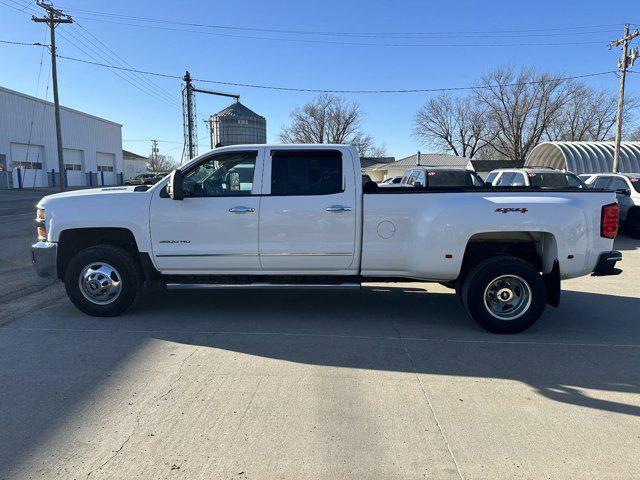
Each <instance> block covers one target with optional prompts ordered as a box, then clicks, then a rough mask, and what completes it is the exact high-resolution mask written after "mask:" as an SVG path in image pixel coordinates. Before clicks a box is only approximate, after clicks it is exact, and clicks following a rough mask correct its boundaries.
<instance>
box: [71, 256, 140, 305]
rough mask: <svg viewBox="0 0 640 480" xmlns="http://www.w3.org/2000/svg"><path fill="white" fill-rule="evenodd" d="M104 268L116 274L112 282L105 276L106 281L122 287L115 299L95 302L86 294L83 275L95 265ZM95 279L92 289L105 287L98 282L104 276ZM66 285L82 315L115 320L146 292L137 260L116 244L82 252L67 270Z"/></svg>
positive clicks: (104, 280) (97, 267) (108, 298)
mask: <svg viewBox="0 0 640 480" xmlns="http://www.w3.org/2000/svg"><path fill="white" fill-rule="evenodd" d="M104 265H107V266H110V267H112V272H113V275H112V276H111V277H109V278H110V279H111V282H109V278H107V277H106V276H105V275H102V281H103V282H106V283H109V285H110V286H112V287H113V285H119V288H118V289H117V294H116V293H114V294H113V295H112V298H110V297H109V296H108V295H107V296H105V297H104V298H103V299H97V298H96V300H95V301H91V300H89V299H88V298H87V296H85V294H84V293H83V289H82V287H81V284H80V283H81V282H80V274H81V272H83V270H84V269H85V268H86V267H89V266H92V267H93V268H94V271H95V270H100V269H101V268H102V267H103V266H104ZM105 271H107V270H105ZM94 278H96V279H97V280H96V281H95V282H94V281H91V282H87V287H88V288H89V287H90V288H89V290H90V289H94V287H95V289H98V290H99V289H100V287H101V284H100V283H99V282H98V281H99V280H100V277H96V276H95V275H94ZM96 282H98V283H96ZM89 283H93V285H90V284H89ZM64 286H65V289H66V291H67V296H68V297H69V299H70V300H71V302H72V303H73V304H74V305H75V306H76V307H77V308H78V310H80V311H81V312H84V313H86V314H88V315H92V316H94V317H113V316H116V315H120V314H121V313H122V312H124V311H125V310H126V309H127V308H129V307H130V306H131V305H132V304H133V303H134V301H135V300H136V297H137V296H138V294H139V293H140V292H141V291H142V273H141V271H140V268H139V266H138V263H137V260H136V258H135V257H134V256H133V255H131V254H130V253H129V252H127V251H126V250H124V249H122V248H119V247H116V246H114V245H96V246H94V247H88V248H85V249H84V250H81V251H80V252H78V253H77V254H76V255H75V256H74V257H73V258H72V259H71V260H70V261H69V264H68V265H67V267H66V270H65V275H64ZM107 288H108V287H107ZM113 289H114V290H116V289H115V288H113ZM89 290H87V291H89ZM106 290H107V289H106V288H105V291H106ZM91 294H98V292H96V291H93V292H91ZM87 295H89V294H87ZM97 302H99V303H97Z"/></svg>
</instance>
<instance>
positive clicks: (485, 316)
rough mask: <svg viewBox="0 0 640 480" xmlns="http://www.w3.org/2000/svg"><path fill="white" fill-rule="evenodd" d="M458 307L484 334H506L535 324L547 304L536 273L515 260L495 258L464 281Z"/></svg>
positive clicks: (528, 266)
mask: <svg viewBox="0 0 640 480" xmlns="http://www.w3.org/2000/svg"><path fill="white" fill-rule="evenodd" d="M460 296H461V299H462V303H463V305H464V307H465V309H466V310H467V312H468V313H469V315H470V316H471V318H473V319H474V320H475V321H476V322H477V323H478V324H479V325H480V326H482V327H483V328H484V329H485V330H488V331H490V332H493V333H501V334H510V333H519V332H522V331H523V330H526V329H527V328H529V327H530V326H531V325H533V324H534V323H535V322H537V321H538V319H539V318H540V316H541V315H542V312H543V311H544V308H545V305H546V303H547V298H546V287H545V284H544V280H543V279H542V276H541V275H540V273H539V272H538V271H537V270H536V269H535V268H534V267H533V266H532V265H531V264H529V263H527V262H525V261H523V260H520V259H518V258H515V257H509V256H499V257H493V258H489V259H487V260H483V261H481V262H479V263H478V264H477V265H476V266H474V267H473V268H472V269H471V270H470V271H469V273H468V274H467V276H466V277H465V279H464V281H463V283H462V288H461V291H460Z"/></svg>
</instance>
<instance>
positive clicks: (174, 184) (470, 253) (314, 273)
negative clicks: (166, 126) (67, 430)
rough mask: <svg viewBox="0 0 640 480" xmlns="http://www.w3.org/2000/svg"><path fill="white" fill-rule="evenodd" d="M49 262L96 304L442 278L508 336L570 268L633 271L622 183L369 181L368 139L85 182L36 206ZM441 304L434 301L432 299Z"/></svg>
mask: <svg viewBox="0 0 640 480" xmlns="http://www.w3.org/2000/svg"><path fill="white" fill-rule="evenodd" d="M36 220H37V228H38V240H39V241H38V243H36V244H35V245H33V247H32V255H33V262H34V264H35V268H36V270H37V272H38V273H39V274H40V275H43V276H52V277H57V278H59V279H61V280H62V281H63V282H64V283H65V286H66V291H67V294H68V296H69V298H70V299H71V301H72V302H73V303H74V305H75V306H76V307H77V308H79V309H80V310H81V311H83V312H85V313H87V314H89V315H95V316H112V315H118V314H120V313H122V312H124V311H125V310H126V309H127V308H128V307H129V306H131V304H132V303H133V302H134V300H135V299H136V298H137V297H138V296H139V295H140V294H141V292H142V289H143V285H144V284H145V283H147V284H149V285H156V286H158V285H160V286H162V287H164V288H167V289H219V288H282V287H289V288H291V287H295V288H299V287H309V288H324V287H327V288H345V287H359V286H360V283H361V282H364V281H370V282H398V281H402V282H406V281H420V282H439V283H443V284H445V285H447V286H449V287H452V288H455V289H456V291H457V293H458V296H459V298H460V299H461V301H462V303H463V305H464V307H465V309H466V310H467V312H468V313H469V315H470V316H471V317H472V318H473V319H474V320H476V321H477V322H478V323H479V324H480V325H481V326H483V327H484V328H486V329H487V330H490V331H492V332H496V333H515V332H519V331H522V330H524V329H526V328H527V327H529V326H530V325H532V324H533V323H534V322H535V321H536V320H538V318H539V317H540V315H541V314H542V311H543V309H544V308H545V305H546V304H551V305H553V306H557V305H558V303H559V300H560V280H561V279H566V278H571V277H579V276H582V275H588V274H590V273H594V274H595V275H611V274H615V273H619V270H618V269H616V268H614V267H615V264H616V262H617V261H618V260H620V259H621V255H620V253H619V252H616V251H612V248H613V239H614V237H615V236H616V233H617V228H618V204H617V203H616V197H615V193H613V192H609V191H604V190H591V189H585V190H575V189H573V190H546V191H544V192H542V191H532V190H531V189H528V188H524V189H517V188H509V189H500V188H486V189H485V188H477V187H475V188H464V187H460V188H429V189H416V188H413V187H406V188H402V187H401V188H394V189H383V188H378V187H377V185H376V184H375V183H373V182H368V183H366V184H365V185H363V184H362V181H361V174H360V160H359V157H358V154H357V151H356V149H355V148H353V147H350V146H344V145H236V146H232V147H224V148H218V149H216V150H213V151H211V152H209V153H206V154H204V155H201V156H199V157H197V158H195V159H193V160H192V161H190V162H189V163H187V164H185V165H183V166H181V167H180V168H178V169H177V170H175V171H173V172H172V173H171V174H170V175H169V176H167V177H166V178H164V179H163V180H162V181H160V182H158V183H157V184H155V185H154V186H151V187H148V186H137V187H109V188H97V189H92V190H78V191H72V192H66V193H59V194H55V195H49V196H46V197H44V198H43V199H42V200H41V201H40V202H39V203H38V205H37V217H36ZM425 313H426V314H428V311H426V310H425Z"/></svg>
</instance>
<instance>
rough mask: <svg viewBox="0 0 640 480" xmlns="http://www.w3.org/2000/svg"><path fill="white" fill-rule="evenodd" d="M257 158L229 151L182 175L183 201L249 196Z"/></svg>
mask: <svg viewBox="0 0 640 480" xmlns="http://www.w3.org/2000/svg"><path fill="white" fill-rule="evenodd" d="M257 155H258V152H255V151H254V152H229V153H222V154H219V155H215V156H213V157H211V158H209V159H207V160H205V161H204V162H203V163H200V164H199V165H198V166H196V167H195V168H194V169H193V170H190V171H189V172H187V173H186V174H185V177H184V185H183V188H184V196H185V198H188V197H227V196H243V195H251V189H252V188H253V173H254V170H255V167H256V157H257Z"/></svg>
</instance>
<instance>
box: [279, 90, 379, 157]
mask: <svg viewBox="0 0 640 480" xmlns="http://www.w3.org/2000/svg"><path fill="white" fill-rule="evenodd" d="M361 122H362V112H361V110H360V105H358V103H356V102H348V101H347V100H346V99H345V98H343V97H338V96H336V95H329V94H326V93H323V94H321V95H318V96H317V97H315V98H314V99H313V100H311V101H310V102H309V103H306V104H305V105H303V106H302V107H298V108H296V109H295V110H294V111H293V112H292V113H291V124H290V125H288V126H286V127H283V129H282V132H281V133H280V141H281V142H283V143H339V144H345V145H355V146H356V147H357V148H358V151H359V152H360V154H361V155H364V154H366V153H367V152H368V151H370V150H371V149H373V148H375V147H374V140H373V138H372V137H371V136H370V135H367V134H365V133H364V131H363V130H362V126H361Z"/></svg>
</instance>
